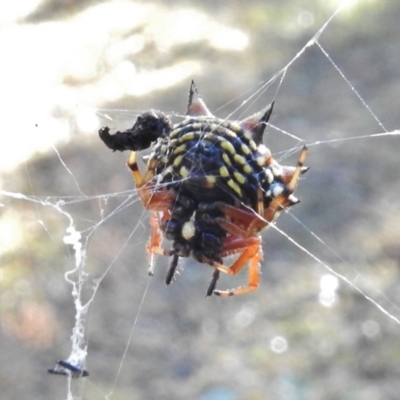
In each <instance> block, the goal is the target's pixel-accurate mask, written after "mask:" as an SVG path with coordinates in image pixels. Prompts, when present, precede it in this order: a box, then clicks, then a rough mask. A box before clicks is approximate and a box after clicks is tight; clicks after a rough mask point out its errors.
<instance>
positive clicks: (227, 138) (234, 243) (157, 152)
mask: <svg viewBox="0 0 400 400" xmlns="http://www.w3.org/2000/svg"><path fill="white" fill-rule="evenodd" d="M273 107H274V103H271V104H270V105H268V106H267V107H266V108H265V109H264V110H263V111H261V112H259V113H257V114H255V115H253V116H250V117H248V118H246V119H244V120H242V121H229V120H224V119H220V118H217V117H215V116H214V115H213V114H212V113H211V112H210V111H209V109H208V108H207V106H206V104H205V102H204V101H203V99H202V98H201V97H200V95H199V93H198V90H197V88H196V86H195V84H194V82H193V81H192V84H191V86H190V91H189V103H188V107H187V113H186V118H185V119H184V120H183V121H182V122H180V123H178V124H172V122H171V120H170V119H169V117H168V116H167V115H165V114H164V113H162V112H160V111H154V110H150V111H148V112H144V113H143V114H141V115H139V116H138V118H137V120H136V122H135V124H134V125H133V127H132V128H131V129H128V130H126V131H123V132H116V133H115V134H113V135H111V134H110V130H109V128H108V127H104V128H101V129H100V131H99V135H100V138H101V139H102V140H103V142H104V143H105V144H106V146H107V147H109V148H110V149H112V150H114V151H116V150H119V151H123V150H131V155H130V157H129V160H128V167H129V168H130V170H131V173H132V176H133V179H134V181H135V184H136V187H137V190H138V194H139V196H140V199H141V201H142V203H143V205H144V207H145V208H146V209H148V210H150V211H151V218H150V224H151V233H150V240H149V243H148V245H147V251H148V254H149V257H150V269H149V273H150V274H151V275H152V274H153V255H154V254H161V255H165V256H171V262H170V266H169V269H168V272H167V277H166V283H167V284H170V283H171V281H172V279H173V277H174V274H175V271H176V268H177V266H178V263H179V258H180V257H192V258H194V259H195V260H197V261H199V262H200V263H206V264H209V265H211V266H212V267H214V273H213V277H212V280H211V283H210V285H209V287H208V289H207V294H206V295H207V296H210V295H211V294H215V295H218V296H233V295H238V294H244V293H248V292H251V291H253V290H255V289H257V288H258V286H259V278H260V262H261V260H262V248H261V236H260V232H261V231H262V230H264V229H266V228H268V227H269V226H270V224H271V223H273V222H274V221H276V219H277V217H278V216H279V214H280V213H281V211H282V210H284V209H286V208H288V207H290V206H292V205H294V204H297V203H298V202H299V200H298V199H297V198H296V197H295V196H294V195H293V192H294V190H295V188H296V185H297V182H298V180H299V177H300V175H301V174H303V173H305V172H306V171H307V170H308V168H307V167H304V166H303V163H304V161H305V159H306V155H307V147H306V146H304V147H303V148H302V150H301V152H300V156H299V159H298V162H297V166H295V167H290V166H281V165H280V164H279V163H278V162H277V161H276V160H274V158H273V157H272V155H271V151H270V150H269V149H268V148H267V147H266V146H264V145H263V144H262V139H263V133H264V130H265V127H266V124H267V122H268V120H269V118H270V116H271V113H272V110H273ZM149 147H152V150H153V151H152V153H151V155H150V156H149V158H148V160H147V170H146V172H145V173H144V174H142V173H141V172H140V171H139V168H138V165H137V162H136V159H137V154H138V153H137V152H138V151H140V150H144V149H147V148H149ZM164 238H165V239H168V240H171V241H172V248H171V249H170V250H166V249H164V248H163V247H162V246H161V242H162V240H163V239H164ZM232 254H235V255H237V258H236V260H235V261H234V262H233V263H232V265H230V266H229V267H228V266H226V265H224V263H223V259H224V258H225V257H226V256H229V255H232ZM246 265H248V270H249V276H248V283H247V285H244V286H239V287H236V288H234V289H229V290H217V289H216V285H217V281H218V278H219V274H220V272H223V273H226V274H229V275H236V274H237V273H238V272H239V271H240V270H241V269H242V268H243V267H245V266H246Z"/></svg>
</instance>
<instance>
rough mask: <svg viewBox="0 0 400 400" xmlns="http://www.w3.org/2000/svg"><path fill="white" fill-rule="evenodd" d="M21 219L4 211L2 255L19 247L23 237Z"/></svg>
mask: <svg viewBox="0 0 400 400" xmlns="http://www.w3.org/2000/svg"><path fill="white" fill-rule="evenodd" d="M22 230H23V229H22V227H21V224H20V219H19V218H15V217H14V216H13V215H12V214H11V213H4V214H3V215H2V217H1V219H0V255H1V254H5V253H7V252H9V251H12V250H13V249H16V248H18V246H19V245H20V244H21V242H22V240H23V238H22V237H21V231H22Z"/></svg>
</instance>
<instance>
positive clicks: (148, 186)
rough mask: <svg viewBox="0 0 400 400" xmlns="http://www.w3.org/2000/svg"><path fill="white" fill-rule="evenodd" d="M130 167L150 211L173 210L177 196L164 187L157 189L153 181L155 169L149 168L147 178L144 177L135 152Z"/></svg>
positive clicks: (132, 153) (130, 158)
mask: <svg viewBox="0 0 400 400" xmlns="http://www.w3.org/2000/svg"><path fill="white" fill-rule="evenodd" d="M128 167H129V168H130V170H131V171H132V176H133V179H134V181H135V183H136V186H137V188H138V193H139V196H140V200H141V201H142V203H143V205H144V206H145V207H146V208H147V209H148V210H154V211H165V210H168V209H171V208H172V205H173V202H174V200H175V196H176V195H175V193H174V192H173V191H171V190H167V189H165V188H162V187H160V188H157V182H152V181H151V179H152V178H154V169H150V168H149V169H148V171H147V173H146V175H145V177H144V178H143V177H142V174H141V173H140V171H139V167H138V165H137V162H136V152H135V151H132V152H131V155H130V157H129V160H128Z"/></svg>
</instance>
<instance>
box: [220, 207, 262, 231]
mask: <svg viewBox="0 0 400 400" xmlns="http://www.w3.org/2000/svg"><path fill="white" fill-rule="evenodd" d="M218 205H219V209H220V210H221V211H222V212H223V213H224V217H218V218H216V219H215V220H216V222H217V223H218V225H219V226H220V227H221V228H222V229H224V230H225V231H226V232H228V233H230V234H231V235H233V236H236V237H241V238H248V237H250V236H252V235H254V234H255V233H258V232H260V231H261V230H262V229H263V228H265V227H266V226H267V225H268V222H269V221H268V220H266V219H265V218H263V217H262V215H263V214H265V211H264V209H263V214H258V213H257V212H255V211H254V210H252V209H242V208H237V207H235V206H231V205H229V204H224V203H219V204H218Z"/></svg>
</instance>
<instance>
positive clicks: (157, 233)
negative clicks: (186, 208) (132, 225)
mask: <svg viewBox="0 0 400 400" xmlns="http://www.w3.org/2000/svg"><path fill="white" fill-rule="evenodd" d="M166 214H168V215H169V213H166ZM162 240H163V236H162V233H161V229H160V218H159V215H158V212H157V211H153V212H152V213H151V215H150V239H149V241H148V243H147V254H148V257H149V264H150V265H149V271H148V272H149V275H151V276H153V275H154V264H155V259H154V254H161V255H163V256H170V255H171V251H170V250H165V249H163V248H162V247H161V242H162Z"/></svg>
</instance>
